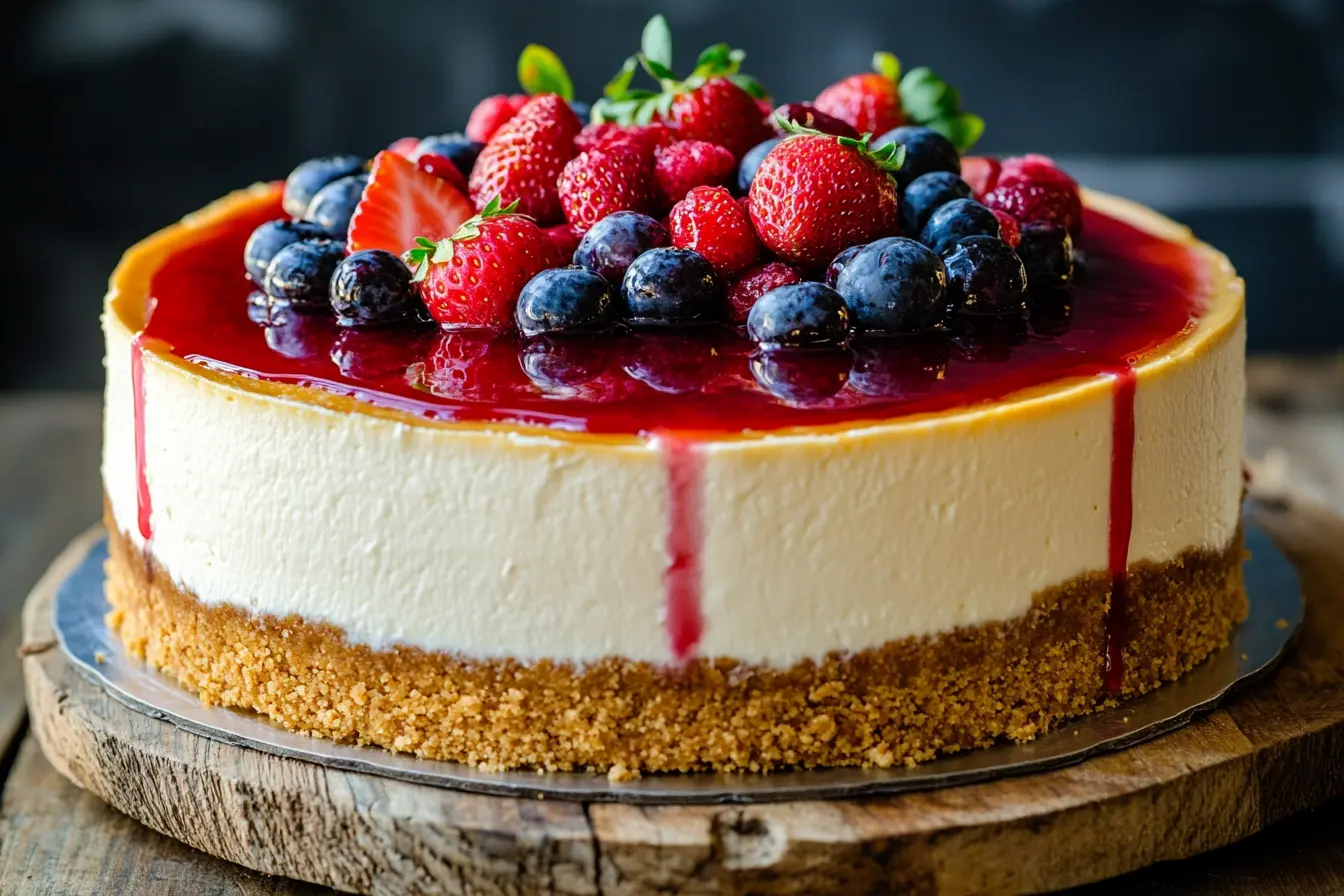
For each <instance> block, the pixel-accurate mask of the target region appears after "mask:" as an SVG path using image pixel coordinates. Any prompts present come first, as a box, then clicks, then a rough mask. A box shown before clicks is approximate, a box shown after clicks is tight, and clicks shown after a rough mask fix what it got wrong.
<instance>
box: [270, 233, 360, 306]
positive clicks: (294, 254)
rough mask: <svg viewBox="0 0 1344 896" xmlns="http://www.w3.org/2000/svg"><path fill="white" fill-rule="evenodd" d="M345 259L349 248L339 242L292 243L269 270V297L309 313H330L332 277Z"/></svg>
mask: <svg viewBox="0 0 1344 896" xmlns="http://www.w3.org/2000/svg"><path fill="white" fill-rule="evenodd" d="M343 258H345V244H344V243H341V242H338V241H337V240H303V241H302V242H298V243H290V244H289V245H288V246H286V247H285V248H283V249H281V250H280V251H279V252H277V253H275V258H272V259H271V264H270V266H269V267H267V268H266V279H265V281H264V283H263V286H264V288H265V290H266V294H267V295H268V296H270V297H271V298H273V299H281V300H283V301H286V302H288V303H289V304H290V305H292V306H293V307H295V308H302V309H304V310H305V311H308V310H313V311H316V310H319V309H327V310H329V309H330V308H331V299H330V289H331V275H332V274H334V273H335V272H336V266H337V265H338V264H340V263H341V259H343Z"/></svg>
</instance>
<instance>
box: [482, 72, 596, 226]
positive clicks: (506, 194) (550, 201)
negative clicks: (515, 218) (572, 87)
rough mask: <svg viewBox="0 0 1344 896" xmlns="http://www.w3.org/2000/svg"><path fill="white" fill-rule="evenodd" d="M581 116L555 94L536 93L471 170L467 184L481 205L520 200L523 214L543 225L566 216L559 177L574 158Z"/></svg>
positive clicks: (520, 211)
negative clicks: (497, 201) (558, 186)
mask: <svg viewBox="0 0 1344 896" xmlns="http://www.w3.org/2000/svg"><path fill="white" fill-rule="evenodd" d="M582 127H583V126H582V124H580V122H579V119H578V116H576V115H575V114H574V110H573V109H571V108H570V107H569V104H568V103H566V102H565V101H564V100H563V99H561V98H560V97H559V96H557V95H556V94H553V93H547V94H542V95H540V96H534V97H532V98H531V99H530V100H528V101H527V103H526V104H525V105H524V106H523V108H522V109H521V110H519V112H518V114H517V115H515V116H514V117H513V118H512V119H510V120H509V122H508V123H507V124H505V125H504V126H503V127H501V128H500V129H499V131H497V132H496V133H495V135H494V137H492V138H491V139H490V142H489V143H487V144H486V145H485V148H484V149H483V150H481V155H480V157H479V158H477V160H476V165H475V167H473V168H472V169H471V178H470V180H469V181H468V184H469V186H470V188H471V201H472V202H474V203H475V204H476V207H477V208H478V209H483V208H484V207H485V205H486V203H488V202H490V200H491V199H493V198H495V197H497V196H498V197H501V198H502V200H503V202H505V203H512V202H517V203H518V211H519V213H520V214H524V215H530V216H531V217H533V218H535V219H536V220H537V221H538V222H539V223H540V224H542V225H543V226H546V225H550V224H558V223H560V220H561V218H562V217H563V214H562V211H561V208H560V194H559V191H558V190H557V189H556V180H557V179H558V178H559V177H560V172H561V170H562V169H564V167H565V163H566V162H568V161H569V160H570V159H572V158H574V155H575V149H574V137H575V136H576V135H577V134H578V133H579V131H580V129H581V128H582Z"/></svg>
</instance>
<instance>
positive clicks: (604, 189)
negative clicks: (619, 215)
mask: <svg viewBox="0 0 1344 896" xmlns="http://www.w3.org/2000/svg"><path fill="white" fill-rule="evenodd" d="M559 190H560V205H561V207H562V208H563V209H564V212H565V219H566V220H567V221H569V226H570V227H572V228H573V229H574V232H575V233H577V234H580V235H582V234H585V233H587V232H588V229H589V228H590V227H592V226H593V225H594V224H596V223H597V222H598V221H601V220H602V219H603V218H605V217H606V216H607V215H610V214H612V213H613V212H626V211H630V212H641V213H643V214H649V213H650V212H652V211H654V210H655V206H656V205H657V199H656V187H655V185H654V181H653V171H652V170H651V169H650V167H649V165H648V163H646V162H645V161H644V159H643V158H642V157H641V156H640V154H639V153H638V152H637V151H636V150H635V149H634V148H632V147H630V146H629V145H627V144H616V145H613V146H609V147H607V148H604V149H590V150H588V151H587V152H583V153H579V155H577V156H575V157H574V158H573V159H571V160H570V161H569V163H568V164H566V165H565V167H564V170H563V171H561V172H560V180H559Z"/></svg>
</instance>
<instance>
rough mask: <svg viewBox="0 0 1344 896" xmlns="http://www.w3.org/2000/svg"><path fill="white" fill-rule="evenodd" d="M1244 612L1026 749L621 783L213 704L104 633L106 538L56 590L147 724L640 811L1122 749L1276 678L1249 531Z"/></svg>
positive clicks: (1270, 618)
mask: <svg viewBox="0 0 1344 896" xmlns="http://www.w3.org/2000/svg"><path fill="white" fill-rule="evenodd" d="M1246 542H1247V548H1248V549H1249V550H1250V553H1251V559H1250V560H1248V561H1247V563H1246V568H1245V578H1246V591H1247V594H1248V595H1249V597H1250V605H1251V609H1250V616H1249V617H1248V618H1247V619H1246V621H1245V622H1244V623H1242V624H1241V625H1240V626H1239V627H1238V629H1237V630H1236V632H1235V633H1234V635H1233V638H1232V642H1231V644H1230V645H1229V646H1228V647H1226V648H1225V649H1223V650H1221V651H1219V652H1218V653H1216V654H1215V655H1214V656H1212V657H1210V658H1209V659H1207V660H1205V661H1204V662H1203V663H1201V664H1200V665H1199V666H1198V667H1196V668H1195V669H1194V670H1192V671H1191V672H1189V673H1188V674H1186V675H1185V676H1183V677H1182V678H1180V679H1179V680H1178V681H1176V682H1174V683H1172V684H1169V685H1165V686H1163V687H1161V688H1158V689H1157V690H1156V691H1154V692H1152V693H1150V694H1147V695H1145V696H1142V697H1139V698H1136V699H1134V700H1130V701H1127V702H1125V703H1123V704H1121V705H1120V706H1118V707H1115V708H1112V709H1106V710H1102V711H1100V712H1096V713H1093V714H1091V715H1088V716H1084V717H1082V718H1079V719H1076V720H1074V721H1071V722H1068V723H1066V724H1063V725H1061V726H1059V727H1057V728H1055V729H1054V730H1052V731H1049V732H1047V733H1045V734H1042V735H1041V736H1039V737H1037V738H1036V739H1035V740H1033V741H1030V742H1028V743H1024V744H1013V743H1004V744H999V745H997V746H994V747H991V748H989V749H984V750H972V751H967V752H964V753H958V754H954V755H951V756H946V757H943V758H939V759H936V760H933V761H931V762H927V763H924V764H921V765H917V766H912V767H907V766H900V767H896V768H888V769H877V768H867V769H860V768H838V769H800V770H795V771H783V772H774V773H771V774H750V773H742V774H724V773H696V774H656V775H646V776H645V777H643V778H640V779H638V780H634V781H624V782H613V781H610V780H608V778H607V777H606V776H605V775H602V774H596V773H585V772H547V773H539V772H532V771H514V772H489V771H482V770H480V769H477V768H474V767H472V766H469V765H462V764H459V763H454V762H443V761H438V760H429V759H418V758H416V757H414V756H410V755H406V754H400V753H392V752H388V751H386V750H383V749H380V748H377V747H362V746H354V745H350V744H341V743H335V742H333V741H328V740H323V739H320V738H313V737H308V736H305V735H302V734H298V733H295V732H292V731H287V730H285V729H283V728H281V727H279V726H277V725H275V724H273V723H272V722H270V721H269V720H267V719H265V718H263V717H261V716H258V715H255V714H252V713H246V712H239V711H236V710H231V709H226V708H223V707H218V706H205V705H203V704H202V703H201V702H200V701H199V700H197V698H196V697H195V696H194V695H193V694H191V693H190V692H188V691H186V690H184V689H182V688H181V687H179V686H178V685H177V684H176V683H175V682H174V681H172V680H171V679H169V678H168V677H166V676H164V675H161V674H160V673H158V672H156V671H154V670H152V669H149V668H148V667H147V666H145V665H144V664H143V663H141V662H139V661H138V660H136V659H135V658H133V657H131V656H129V655H128V654H127V653H126V651H125V649H124V648H123V647H122V644H121V641H120V640H119V639H118V638H117V637H116V636H115V635H114V634H113V633H112V632H111V631H109V629H108V628H107V625H106V623H105V621H104V617H105V616H106V614H107V611H108V609H109V608H108V604H107V600H106V597H105V595H104V590H103V586H104V571H103V567H104V563H105V562H106V560H107V540H106V538H103V539H101V540H99V541H98V542H97V543H96V544H95V545H94V546H93V547H92V548H91V549H90V550H89V552H88V554H86V555H85V556H84V557H83V558H82V560H81V561H80V563H79V565H78V566H77V567H76V568H75V570H74V572H72V573H71V574H70V575H69V577H67V578H66V579H65V580H64V581H63V582H62V583H61V584H60V587H59V588H58V590H57V593H56V598H55V601H54V605H53V610H52V615H53V620H52V623H53V628H54V629H55V632H56V637H57V640H58V641H59V643H60V646H61V648H62V650H64V652H65V654H66V656H67V657H68V658H69V659H70V661H71V662H72V664H73V665H74V666H75V668H76V669H78V670H79V671H80V672H81V673H82V674H83V675H84V676H85V677H87V678H89V679H90V680H91V681H93V682H94V683H95V684H97V685H99V686H100V687H102V688H103V689H104V690H106V691H107V692H108V693H109V694H110V695H111V696H112V697H114V698H116V699H117V700H119V701H120V702H122V703H124V704H125V705H126V706H128V707H130V708H132V709H134V710H136V711H138V712H141V713H144V714H146V715H148V716H150V717H152V718H156V719H163V720H166V721H168V722H171V723H172V724H174V725H176V726H178V727H180V728H182V729H184V730H187V731H190V732H193V733H195V734H198V735H201V736H203V737H207V738H210V739H212V740H217V741H220V742H223V743H227V744H232V745H235V746H241V747H248V748H251V749H255V750H260V751H262V752H265V753H270V754H273V755H276V756H283V757H287V758H291V759H298V760H303V761H306V762H313V763H317V764H319V765H324V766H329V767H332V768H338V769H342V770H345V771H352V772H359V773H365V774H372V775H380V776H385V777H389V778H396V779H400V780H403V781H410V782H412V783H417V784H427V785H431V786H435V787H445V788H450V789H455V790H464V791H470V792H474V793H483V794H491V795H497V796H510V797H536V798H547V799H561V800H576V801H584V802H624V803H637V804H659V805H668V804H692V803H760V802H778V801H788V800H804V799H836V798H852V797H859V796H868V795H873V794H889V793H897V792H901V791H909V790H922V789H930V788H939V787H951V786H956V785H961V784H970V783H975V782H981V781H987V780H991V779H994V778H1002V777H1007V776H1011V775H1024V774H1029V773H1032V772H1039V771H1044V770H1046V769H1052V768H1058V767H1060V766H1064V765H1069V764H1072V763H1076V762H1080V761H1082V760H1084V759H1087V758H1088V757H1090V756H1095V755H1097V754H1098V753H1104V752H1109V751H1114V750H1122V749H1125V748H1127V747H1131V746H1133V745H1135V744H1137V743H1140V742H1142V741H1145V740H1148V739H1150V738H1153V737H1157V736H1158V735H1160V734H1165V733H1166V732H1169V731H1172V730H1174V729H1176V728H1179V727H1181V726H1182V725H1185V724H1187V723H1188V722H1190V721H1191V720H1192V719H1194V718H1196V717H1198V716H1199V715H1201V714H1203V713H1207V712H1209V711H1210V710H1212V709H1213V708H1214V707H1216V706H1217V705H1218V704H1219V703H1220V702H1221V701H1222V700H1224V699H1226V698H1227V696H1228V695H1229V694H1231V693H1233V692H1234V691H1236V690H1237V689H1239V688H1243V687H1245V686H1247V685H1248V684H1250V683H1252V682H1254V681H1256V680H1257V679H1259V678H1260V677H1262V676H1264V675H1265V674H1266V673H1267V672H1269V671H1270V670H1271V669H1272V668H1273V667H1274V665H1275V664H1276V663H1277V662H1278V661H1279V659H1280V658H1281V657H1282V656H1283V655H1284V653H1285V651H1286V650H1287V649H1288V648H1289V646H1290V644H1291V643H1292V641H1293V638H1294V637H1295V635H1296V633H1297V630H1298V627H1299V626H1300V625H1301V623H1302V617H1303V611H1304V605H1303V600H1302V594H1301V589H1300V587H1299V584H1298V580H1297V573H1296V571H1295V570H1294V568H1293V566H1292V564H1291V563H1290V562H1289V560H1288V558H1287V557H1285V556H1284V554H1283V553H1282V552H1281V551H1280V550H1279V549H1278V548H1277V547H1275V545H1274V544H1273V542H1271V541H1270V540H1269V538H1268V537H1267V536H1266V535H1265V534H1264V533H1263V532H1261V531H1260V530H1258V529H1256V528H1254V527H1253V526H1251V525H1250V524H1248V525H1247V526H1246Z"/></svg>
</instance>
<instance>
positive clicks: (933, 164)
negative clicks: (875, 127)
mask: <svg viewBox="0 0 1344 896" xmlns="http://www.w3.org/2000/svg"><path fill="white" fill-rule="evenodd" d="M888 143H900V144H903V145H904V146H905V162H904V163H903V164H902V165H901V169H900V170H899V171H897V172H896V180H897V182H898V183H899V184H900V185H901V186H905V185H906V184H908V183H910V182H912V181H913V180H914V179H915V178H917V177H919V176H920V175H921V174H928V173H929V172H930V171H952V172H954V173H956V174H961V156H960V155H959V154H958V153H957V148H956V147H955V146H953V145H952V141H951V140H948V139H947V138H946V137H944V136H943V135H942V134H940V133H938V132H937V131H934V130H930V129H929V128H924V127H919V126H918V125H909V124H907V125H902V126H901V127H899V128H892V129H891V130H890V131H887V132H886V133H885V134H883V135H882V136H881V137H878V138H877V139H876V140H874V141H873V144H872V145H873V146H874V147H880V146H885V145H886V144H888Z"/></svg>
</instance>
